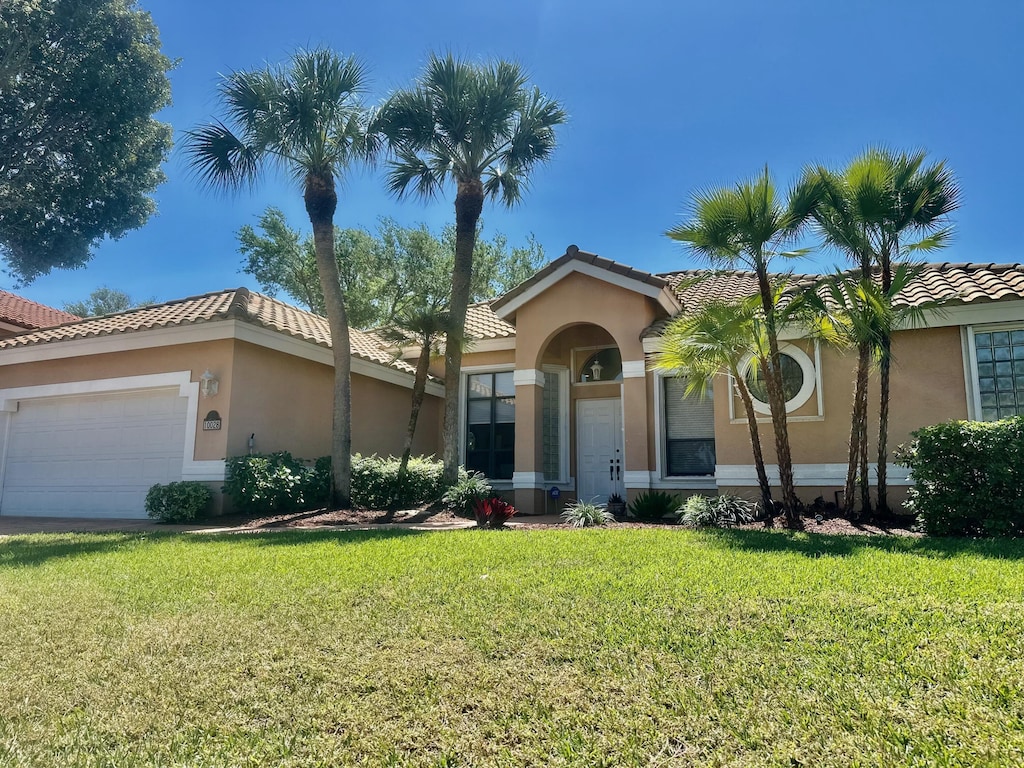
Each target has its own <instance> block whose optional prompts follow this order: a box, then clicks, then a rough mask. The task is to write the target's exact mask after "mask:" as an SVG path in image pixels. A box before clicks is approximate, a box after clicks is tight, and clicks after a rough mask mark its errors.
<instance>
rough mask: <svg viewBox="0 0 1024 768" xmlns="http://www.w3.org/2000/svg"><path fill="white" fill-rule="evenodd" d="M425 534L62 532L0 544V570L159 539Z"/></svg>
mask: <svg viewBox="0 0 1024 768" xmlns="http://www.w3.org/2000/svg"><path fill="white" fill-rule="evenodd" d="M418 533H428V531H412V530H403V529H397V530H361V531H360V530H351V531H347V530H342V531H338V530H333V531H318V530H315V529H297V530H289V531H282V530H280V529H277V530H274V531H272V532H271V531H267V532H261V531H251V532H245V533H223V532H220V533H212V532H211V533H205V532H203V531H199V532H195V533H180V532H174V531H167V532H166V533H165V532H163V531H160V532H149V531H147V532H145V533H134V532H131V533H128V532H120V533H118V532H109V533H107V532H104V533H63V534H33V535H30V536H24V537H15V538H12V539H7V540H5V541H4V542H3V543H2V544H0V570H4V569H7V568H31V567H34V566H40V565H43V564H45V563H47V562H50V561H53V560H69V559H72V558H76V557H88V556H91V555H103V554H107V553H109V552H115V551H116V550H118V549H122V548H124V547H125V546H126V545H134V544H139V543H158V542H160V541H161V540H171V539H174V540H177V541H184V542H190V543H194V544H196V545H200V546H201V545H203V544H213V543H216V544H218V545H220V544H238V545H244V546H257V547H268V546H295V545H300V544H309V543H310V542H324V541H333V542H335V543H337V544H339V545H343V544H364V543H367V542H371V541H379V540H384V539H394V538H398V537H401V536H412V535H415V534H418Z"/></svg>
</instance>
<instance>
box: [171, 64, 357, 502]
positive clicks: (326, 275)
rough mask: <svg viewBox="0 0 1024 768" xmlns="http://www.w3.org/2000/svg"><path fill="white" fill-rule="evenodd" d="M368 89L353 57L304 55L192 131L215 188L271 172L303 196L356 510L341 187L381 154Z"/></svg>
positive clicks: (235, 77) (228, 80)
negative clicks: (373, 135)
mask: <svg viewBox="0 0 1024 768" xmlns="http://www.w3.org/2000/svg"><path fill="white" fill-rule="evenodd" d="M365 82H366V75H365V72H364V69H363V67H362V65H361V64H359V62H358V61H357V60H356V59H355V58H354V57H349V58H343V57H341V56H339V55H338V54H337V53H335V52H334V51H331V50H328V49H324V48H318V49H315V50H309V51H306V50H300V51H298V52H296V53H295V54H294V55H293V56H292V58H291V60H290V61H289V62H288V64H287V65H286V66H281V67H277V66H271V67H266V68H264V69H259V70H253V71H248V72H234V73H232V74H230V75H227V76H226V77H224V78H223V80H222V82H221V84H220V88H219V91H220V97H221V100H222V102H223V106H224V110H225V112H226V119H227V120H228V122H229V123H230V125H227V124H225V123H223V122H220V121H216V122H213V123H209V124H207V125H203V126H200V127H199V128H196V129H194V130H191V131H187V132H186V147H185V151H186V153H187V156H188V161H189V164H190V165H191V167H192V169H193V170H194V172H195V174H196V175H197V176H198V178H199V179H200V180H201V181H202V182H203V183H205V184H206V185H208V186H210V187H214V188H220V189H225V190H229V191H234V190H237V189H239V188H241V187H243V186H246V185H251V184H254V183H255V182H256V181H257V179H258V177H259V173H260V171H261V170H262V169H263V168H264V166H266V165H268V164H269V165H272V166H276V167H277V168H278V169H280V170H283V171H285V172H286V173H288V174H289V175H290V176H292V177H293V178H294V179H295V180H296V181H297V182H298V183H299V185H300V186H301V188H302V193H303V199H304V200H305V204H306V213H307V214H309V221H310V223H311V224H312V225H313V241H314V245H315V249H316V264H317V271H318V273H319V276H320V288H321V290H322V291H323V298H324V306H325V308H326V310H327V321H328V325H329V327H330V331H331V346H332V349H333V353H334V413H333V417H334V426H333V430H332V439H331V494H330V503H331V505H332V507H334V508H344V507H348V506H350V504H351V466H352V464H351V462H352V456H351V454H352V423H351V422H352V402H351V401H352V395H351V393H352V383H351V366H352V358H351V354H350V347H349V332H348V320H347V316H346V312H345V299H344V295H343V293H342V290H341V283H340V280H339V274H338V263H337V261H335V258H334V212H335V209H336V208H337V205H338V194H337V190H336V183H335V182H336V179H337V178H338V177H340V176H343V175H344V173H345V171H346V170H348V168H349V167H350V166H351V165H352V164H353V163H354V162H355V161H357V160H360V159H364V158H367V157H368V156H369V155H370V154H371V150H372V148H373V147H372V144H373V142H372V141H370V140H368V134H367V132H366V113H365V111H364V109H363V107H362V105H361V103H360V100H359V99H360V95H361V93H362V91H363V89H364V85H365Z"/></svg>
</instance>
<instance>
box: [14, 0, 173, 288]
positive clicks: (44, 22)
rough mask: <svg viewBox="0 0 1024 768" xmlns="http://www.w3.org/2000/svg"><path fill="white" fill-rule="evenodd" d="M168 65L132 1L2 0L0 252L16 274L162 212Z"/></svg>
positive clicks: (61, 264) (77, 262)
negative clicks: (157, 198)
mask: <svg viewBox="0 0 1024 768" xmlns="http://www.w3.org/2000/svg"><path fill="white" fill-rule="evenodd" d="M171 66H172V62H171V60H170V59H168V58H167V57H166V56H164V55H163V53H161V50H160V38H159V35H158V32H157V28H156V26H154V24H153V20H152V19H151V17H150V15H149V14H148V13H146V12H145V11H143V10H141V9H140V8H139V7H138V6H137V5H136V3H135V2H132V1H131V0H48V1H45V2H40V1H39V0H5V1H4V2H3V3H2V4H0V254H2V256H3V258H4V259H5V260H6V263H7V267H8V269H9V271H10V273H11V274H12V275H13V276H14V277H15V278H17V279H18V280H20V281H21V282H23V283H28V282H31V281H32V280H33V279H35V278H36V277H38V276H40V275H44V274H46V273H48V272H49V271H50V270H51V269H53V268H58V269H70V268H74V267H80V266H82V265H83V264H85V263H86V262H87V261H88V260H89V259H90V257H91V250H92V248H93V246H94V245H95V244H96V243H97V242H99V241H100V240H102V239H103V238H106V237H110V238H118V237H121V236H122V235H124V234H125V233H126V232H128V231H129V230H132V229H136V228H138V227H140V226H142V225H143V224H145V222H146V221H147V219H148V218H149V217H150V215H151V214H152V213H153V212H154V210H155V204H154V202H153V199H152V198H151V197H150V193H151V192H152V191H153V190H154V189H155V188H156V187H157V185H159V184H160V183H161V182H162V181H164V174H163V172H162V171H161V170H160V164H161V163H162V162H163V161H164V160H165V159H166V157H167V153H168V151H169V150H170V147H171V128H170V126H169V125H166V124H165V123H161V122H158V121H157V120H154V119H153V117H152V116H153V114H154V113H156V112H158V111H159V110H161V109H162V108H164V107H165V106H167V105H168V104H169V103H170V83H169V81H168V79H167V72H168V70H169V69H170V68H171Z"/></svg>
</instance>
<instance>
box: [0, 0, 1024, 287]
mask: <svg viewBox="0 0 1024 768" xmlns="http://www.w3.org/2000/svg"><path fill="white" fill-rule="evenodd" d="M142 6H143V7H144V8H145V9H146V10H148V11H150V12H151V13H152V15H153V18H154V20H155V21H156V24H157V25H158V27H159V28H160V32H161V37H162V41H163V48H164V51H165V53H166V54H167V55H168V56H171V57H173V58H178V59H180V64H179V66H178V68H177V69H176V70H175V71H174V72H172V73H171V81H172V90H173V99H174V104H173V106H171V107H170V108H168V109H167V110H165V111H164V112H163V113H162V114H161V118H162V119H163V120H165V121H167V122H169V123H171V125H172V126H173V127H174V130H175V139H176V141H177V142H178V143H179V144H180V139H181V132H182V131H183V130H186V129H188V128H190V127H192V126H194V125H196V124H198V123H200V122H203V121H206V120H208V119H210V117H212V116H214V115H215V114H217V109H218V104H217V99H216V93H215V89H216V85H217V79H218V73H224V72H229V71H231V70H236V69H249V68H254V67H257V66H260V65H261V64H263V63H265V62H279V61H282V60H284V59H286V58H287V57H288V55H289V53H291V52H292V51H293V50H294V49H296V48H297V47H301V46H313V45H319V44H326V45H329V46H332V47H333V48H335V49H336V50H338V51H340V52H343V53H346V54H348V53H353V54H356V55H357V56H358V57H359V58H361V59H362V60H363V61H364V62H365V64H366V65H367V67H368V68H369V70H370V73H371V76H372V87H373V92H372V95H371V96H370V98H371V100H374V101H375V100H378V99H380V98H383V97H384V96H385V95H386V94H387V93H388V92H390V91H391V90H393V89H395V88H400V87H404V86H406V85H408V84H409V83H410V82H411V81H412V80H413V78H414V77H415V76H416V75H417V73H418V72H419V71H420V70H421V68H422V66H423V64H424V62H425V60H426V58H427V56H428V54H429V53H430V52H431V51H445V50H451V51H454V52H455V53H457V54H459V55H462V56H465V57H468V58H491V57H502V58H512V59H516V60H518V61H519V62H521V63H522V64H523V65H524V66H525V67H526V68H527V70H528V71H529V72H530V74H531V77H532V80H533V82H534V83H536V84H537V85H538V86H540V88H541V89H542V90H543V91H545V92H546V93H547V94H549V95H551V96H553V97H555V98H558V99H559V100H561V101H562V102H563V103H564V105H565V107H566V109H567V111H568V113H569V116H570V120H569V123H568V124H567V125H566V126H565V127H564V128H563V130H562V131H561V132H560V134H559V147H558V149H557V150H556V152H555V154H554V156H553V159H552V161H551V163H550V164H548V165H547V166H545V167H543V168H541V169H540V170H539V171H538V172H536V173H535V174H534V176H533V182H532V189H531V190H530V192H529V193H528V194H527V196H526V198H525V200H524V202H523V203H522V205H520V206H519V207H517V208H516V209H514V210H512V211H507V210H503V209H501V208H500V207H497V206H494V205H491V204H488V206H487V207H486V208H485V209H484V221H485V227H486V231H487V232H489V233H493V232H495V231H502V232H504V233H505V234H507V235H508V236H509V238H510V241H511V242H513V243H516V242H520V241H523V240H524V239H525V237H526V234H527V233H531V232H532V233H534V234H535V235H536V236H537V238H538V239H539V241H540V242H541V244H542V245H543V246H544V248H545V250H546V253H547V256H548V258H556V257H557V256H559V255H560V254H562V253H563V252H564V250H565V247H566V246H567V245H568V244H570V243H575V244H577V245H579V246H580V247H581V248H583V249H584V250H589V251H594V252H597V253H600V254H601V255H603V256H607V257H609V258H612V259H615V260H617V261H622V262H625V263H628V264H630V265H632V266H635V267H638V268H641V269H646V270H651V271H667V270H672V269H680V268H685V267H692V266H697V265H698V264H699V262H698V261H696V260H695V259H694V258H693V257H692V256H690V255H689V254H688V253H687V252H686V251H685V250H684V249H683V248H682V247H681V246H680V245H678V244H676V243H673V242H672V241H670V240H668V239H667V238H666V237H665V236H664V235H663V232H664V231H665V230H666V229H668V228H670V227H671V226H673V225H674V224H676V223H677V222H678V221H679V220H680V217H681V214H682V212H683V210H684V206H685V204H686V201H687V199H688V197H689V196H690V194H691V193H692V192H694V191H695V190H698V189H700V188H704V187H708V186H719V185H727V184H731V183H734V182H735V181H738V180H739V179H742V178H745V177H748V176H751V175H753V174H754V173H756V172H758V171H759V169H760V168H762V167H763V166H764V165H765V164H766V163H767V164H768V165H769V167H770V168H771V169H772V172H773V174H774V175H775V178H776V180H777V182H778V183H779V184H780V185H782V186H786V185H788V184H790V183H791V182H792V181H793V180H794V179H795V178H796V177H797V175H798V174H799V171H800V169H801V168H802V167H803V166H804V165H806V164H807V163H810V162H824V163H827V164H832V165H839V164H842V163H843V162H845V161H846V160H848V159H849V158H851V157H852V156H853V155H855V154H856V153H857V152H858V151H860V150H862V149H863V148H865V147H866V146H868V145H870V144H877V143H885V144H888V145H890V146H894V147H897V148H906V149H910V148H922V149H925V150H927V151H928V152H929V155H930V157H932V158H934V159H936V160H937V159H946V160H947V161H948V163H949V164H950V166H951V167H952V168H953V169H954V171H955V172H956V174H957V176H958V178H959V180H960V183H961V186H962V189H963V204H962V208H961V210H960V211H958V212H957V214H956V215H955V219H954V221H955V225H956V230H957V236H956V239H955V241H954V243H953V244H952V245H951V247H949V248H948V249H947V250H946V251H945V253H943V254H942V255H940V256H938V257H937V258H939V259H941V260H948V261H980V262H1005V261H1021V260H1022V257H1021V249H1020V248H1019V247H1018V242H1019V239H1020V224H1019V221H1020V218H1021V217H1020V215H1019V213H1018V206H1019V205H1020V202H1019V200H1018V199H1017V198H1015V197H1014V196H1013V194H1011V190H1012V189H1015V188H1016V182H1017V181H1018V180H1020V179H1021V178H1024V150H1022V149H1021V142H1022V138H1024V131H1022V127H1024V97H1022V95H1024V88H1022V86H1024V46H1021V45H1020V41H1019V37H1020V33H1021V31H1022V30H1024V3H1021V2H1019V0H1012V1H1011V0H1001V2H999V1H993V2H973V3H965V2H963V0H958V2H948V1H947V0H932V1H931V2H917V1H909V0H907V1H905V0H877V1H874V2H871V1H858V0H850V1H849V2H822V1H821V0H815V1H813V2H796V1H795V0H776V1H775V2H765V1H764V0H744V1H742V2H741V1H739V0H717V1H715V2H712V1H711V0H705V2H696V1H695V0H676V1H674V2H673V1H672V0H665V1H664V2H651V1H649V0H634V1H633V2H630V3H614V2H602V1H601V0H585V1H584V0H518V2H515V3H496V2H487V1H486V0H484V1H483V2H481V0H475V1H467V0H449V1H448V2H445V3H438V2H434V0H387V1H385V2H375V3H374V2H371V3H354V2H345V1H344V0H336V1H335V2H324V0H291V2H288V3H274V2H268V1H267V0H246V1H245V2H241V1H240V0H206V1H205V2H196V1H195V0H143V2H142ZM166 173H167V177H168V181H167V182H166V183H165V184H164V185H163V186H161V187H160V188H159V189H158V191H157V193H156V199H157V203H158V206H159V214H158V215H157V216H156V217H154V218H153V219H151V220H150V222H149V223H148V224H147V225H146V226H145V227H143V228H142V229H140V230H137V231H135V232H132V233H129V234H128V235H127V236H125V237H124V238H122V239H121V240H119V241H116V242H105V243H103V244H102V245H101V246H100V247H98V248H97V249H96V254H95V258H94V259H93V261H92V262H91V263H90V265H89V266H88V267H87V268H85V269H81V270H76V271H71V272H68V271H57V272H54V273H52V274H51V275H48V276H46V277H43V278H40V279H38V280H37V281H36V282H35V283H33V284H31V285H29V286H27V287H25V288H23V289H20V290H19V292H20V293H22V294H23V295H26V296H29V297H30V298H33V299H35V300H37V301H41V302H44V303H47V304H51V305H55V306H61V305H62V304H64V303H65V302H67V301H73V300H76V299H80V298H84V297H86V296H87V295H88V294H89V292H90V291H91V290H93V289H94V288H96V287H98V286H100V285H109V286H111V287H114V288H120V289H122V290H125V291H127V292H128V293H130V294H131V295H132V296H135V297H138V298H146V297H155V298H157V299H160V300H167V299H174V298H181V297H184V296H189V295H194V294H197V293H205V292H207V291H213V290H219V289H222V288H227V287H236V286H239V285H250V286H251V287H253V288H255V287H256V285H255V283H254V282H253V281H252V279H251V278H249V276H247V275H244V274H240V272H239V269H240V263H241V256H240V255H239V254H238V252H237V240H236V236H235V233H236V232H237V230H238V228H239V227H240V226H242V225H243V224H254V223H255V221H256V218H257V217H258V215H259V214H260V213H261V212H262V211H263V210H264V209H265V208H266V206H268V205H275V206H278V207H280V208H282V209H284V210H285V212H286V213H287V214H288V216H289V218H290V220H291V222H292V224H293V225H295V226H302V227H303V228H308V221H307V220H306V219H305V212H304V210H303V208H302V201H301V195H300V192H299V191H298V190H297V189H296V188H295V187H294V186H293V185H291V183H290V182H289V181H287V180H286V179H281V178H274V177H268V178H266V179H265V180H264V182H263V183H262V184H261V185H260V186H259V187H258V188H257V189H256V190H255V191H254V192H253V193H251V194H249V193H247V194H243V195H240V196H236V197H224V196H223V195H216V194H212V193H210V192H208V191H205V190H203V189H201V188H200V187H199V186H198V184H197V183H196V182H195V181H194V180H193V179H192V178H191V177H190V176H189V174H188V172H187V169H186V167H185V163H184V160H183V157H182V155H181V154H180V151H179V149H178V148H176V149H175V150H174V151H173V152H172V155H171V158H170V160H169V161H168V162H167V164H166ZM384 215H386V216H392V217H394V218H395V219H397V220H398V221H399V222H401V223H405V224H410V225H411V224H415V223H419V222H426V223H428V224H429V225H431V226H433V227H435V228H437V229H440V228H441V227H442V226H443V225H444V224H446V223H448V222H449V221H451V220H453V218H454V211H453V197H452V195H450V194H449V195H448V196H447V197H445V198H444V199H439V200H438V201H436V202H434V203H431V204H429V205H425V204H423V203H421V202H418V201H415V200H409V201H402V202H398V201H395V200H394V199H392V198H390V197H389V196H388V195H387V194H386V193H385V192H384V190H383V185H382V182H381V175H380V172H377V173H372V172H361V173H356V174H355V175H353V176H352V177H351V178H349V179H347V180H346V181H345V186H344V187H343V189H342V190H341V194H340V202H339V207H338V213H337V216H336V222H337V224H338V225H339V226H342V227H348V226H364V227H373V226H374V224H375V222H376V220H377V218H378V217H379V216H384ZM838 258H839V257H837V256H836V255H835V254H832V253H828V252H823V253H818V254H815V255H814V256H813V257H811V258H809V259H805V260H802V261H800V262H797V263H794V264H793V265H792V266H793V267H794V268H795V269H796V270H797V271H814V270H817V269H820V268H823V267H824V268H827V267H828V266H829V265H831V264H833V263H836V262H837V259H838ZM10 282H11V281H10V280H9V279H7V278H0V285H2V286H3V287H5V288H10V287H11V285H10Z"/></svg>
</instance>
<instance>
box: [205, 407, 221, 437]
mask: <svg viewBox="0 0 1024 768" xmlns="http://www.w3.org/2000/svg"><path fill="white" fill-rule="evenodd" d="M218 429H220V414H219V413H217V412H216V411H210V412H209V413H208V414H206V418H205V419H203V431H204V432H210V431H213V430H218Z"/></svg>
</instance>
